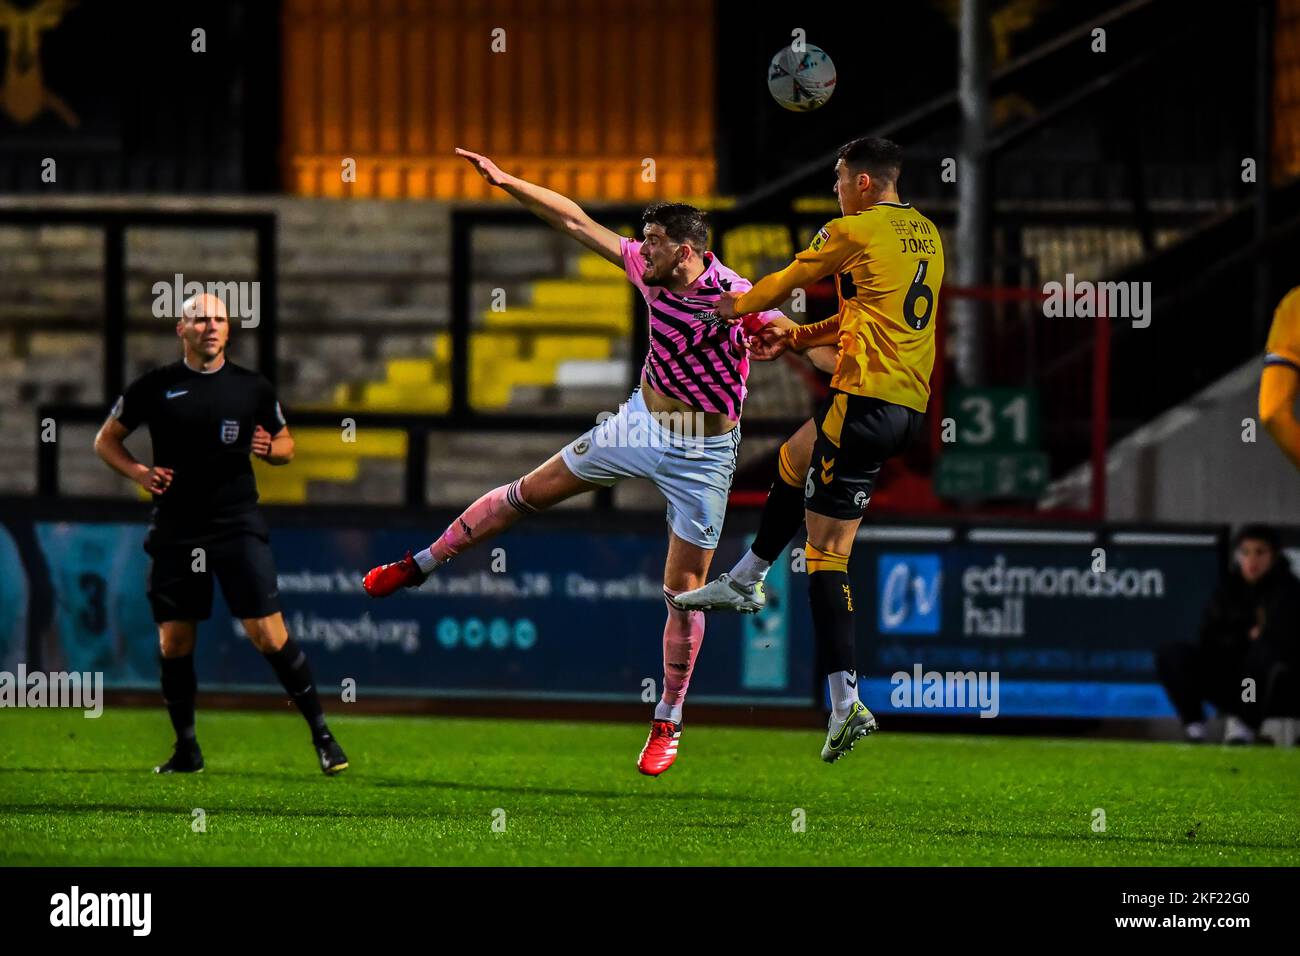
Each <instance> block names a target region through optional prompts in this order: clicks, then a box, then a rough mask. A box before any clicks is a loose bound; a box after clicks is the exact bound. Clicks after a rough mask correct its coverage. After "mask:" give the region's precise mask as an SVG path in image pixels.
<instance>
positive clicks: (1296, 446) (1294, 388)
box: [1259, 364, 1300, 468]
mask: <svg viewBox="0 0 1300 956" xmlns="http://www.w3.org/2000/svg"><path fill="white" fill-rule="evenodd" d="M1297 395H1300V370H1297V369H1295V368H1292V367H1290V366H1288V365H1281V364H1278V365H1266V366H1265V367H1264V374H1263V375H1262V376H1261V377H1260V380H1259V420H1260V421H1261V422H1262V423H1263V425H1264V428H1265V430H1266V431H1267V432H1268V433H1269V434H1270V435H1272V436H1273V440H1274V441H1275V442H1277V444H1278V447H1279V448H1281V449H1282V451H1283V452H1284V453H1285V454H1286V456H1287V457H1288V458H1290V459H1291V462H1292V463H1293V464H1294V465H1295V466H1296V467H1297V468H1300V422H1297V421H1296V418H1295V402H1296V397H1297Z"/></svg>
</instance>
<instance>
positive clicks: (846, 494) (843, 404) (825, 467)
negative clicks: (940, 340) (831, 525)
mask: <svg viewBox="0 0 1300 956" xmlns="http://www.w3.org/2000/svg"><path fill="white" fill-rule="evenodd" d="M924 418H925V415H924V414H922V413H921V412H918V411H916V410H915V409H912V408H907V407H905V406H903V405H895V404H893V403H892V402H886V401H883V400H882V399H879V398H871V397H869V396H866V395H851V394H849V393H848V392H841V391H839V390H837V389H831V393H830V394H829V395H828V396H827V397H826V398H825V400H824V401H823V402H822V404H821V406H820V407H819V408H818V410H817V414H816V417H815V419H814V420H815V421H816V422H817V441H816V443H815V444H814V445H813V456H812V461H811V462H810V463H809V467H808V477H807V479H806V480H805V481H804V507H805V508H806V509H807V510H808V511H811V512H812V513H813V514H819V515H825V516H826V517H828V518H841V519H845V520H849V519H853V518H860V517H862V512H863V511H864V510H866V507H867V503H868V502H869V501H870V500H871V492H872V490H873V489H874V488H875V485H876V476H877V475H879V474H880V466H881V465H883V464H884V463H885V460H886V459H888V458H892V457H894V456H895V455H898V454H901V453H902V451H903V450H904V449H905V448H907V446H908V444H909V443H910V442H911V441H912V439H913V438H915V437H916V435H917V433H918V432H919V431H920V430H921V423H922V421H923V420H924Z"/></svg>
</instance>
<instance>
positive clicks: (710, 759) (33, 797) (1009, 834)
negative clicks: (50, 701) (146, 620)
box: [0, 708, 1300, 866]
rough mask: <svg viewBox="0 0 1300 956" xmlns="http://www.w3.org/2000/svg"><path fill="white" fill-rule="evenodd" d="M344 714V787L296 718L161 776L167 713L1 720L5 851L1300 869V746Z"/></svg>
mask: <svg viewBox="0 0 1300 956" xmlns="http://www.w3.org/2000/svg"><path fill="white" fill-rule="evenodd" d="M331 726H332V727H333V728H334V730H335V733H336V734H337V735H338V737H339V740H340V742H341V743H342V744H343V745H344V747H345V748H346V749H347V751H348V756H349V758H350V759H351V762H352V766H351V768H350V769H349V770H347V771H346V772H345V773H343V774H342V775H341V776H339V777H337V778H333V779H328V778H326V777H324V776H323V775H322V774H321V773H320V772H319V770H318V769H317V768H316V763H315V755H314V753H313V751H312V750H311V747H310V745H309V741H308V737H307V734H306V731H305V728H304V727H303V725H302V722H301V720H300V719H299V718H298V717H297V715H296V714H293V713H288V714H276V713H267V712H256V713H236V712H219V711H207V712H203V711H200V716H199V732H200V740H201V741H202V744H203V748H204V755H205V757H206V759H207V771H206V772H205V773H203V774H200V775H197V776H192V777H190V776H175V777H157V776H154V775H153V774H152V773H151V772H150V768H151V767H152V765H153V764H154V763H156V762H158V761H160V760H161V759H163V758H165V757H166V755H167V753H168V751H169V748H170V727H169V726H168V724H167V718H166V715H165V714H164V713H163V712H162V710H161V709H158V710H134V709H121V708H119V709H112V708H110V709H109V710H107V711H106V712H105V713H104V715H103V716H102V717H101V718H99V719H98V720H87V719H85V718H83V717H82V716H81V714H80V712H67V711H16V710H7V711H0V864H2V865H68V866H84V865H99V864H105V865H314V864H323V865H333V864H353V865H382V864H398V865H405V864H421V865H439V864H458V865H497V864H580V865H604V864H643V865H690V864H754V865H787V864H814V865H816V864H836V865H846V864H849V865H852V864H864V865H909V864H928V865H946V864H951V865H961V864H996V865H1040V864H1041V865H1093V864H1099V865H1128V864H1146V865H1192V866H1195V865H1203V864H1204V865H1237V864H1257V865H1296V864H1298V863H1300V749H1296V748H1292V749H1291V750H1290V751H1283V750H1280V749H1277V748H1251V749H1227V748H1223V747H1219V746H1206V747H1192V746H1189V745H1185V744H1158V743H1138V742H1133V743H1128V742H1098V741H1089V740H1049V739H1040V738H1009V737H977V736H931V735H920V734H900V733H893V734H891V733H889V732H888V727H887V726H886V728H885V730H884V731H882V732H881V733H879V734H877V735H874V736H872V737H870V738H868V739H866V740H864V741H861V742H859V744H858V745H857V748H856V749H855V750H854V752H853V753H851V754H849V755H848V756H847V757H845V758H844V759H843V760H841V761H840V762H839V763H838V764H836V765H834V766H827V765H825V764H823V763H822V762H821V761H820V759H819V758H818V752H819V749H820V747H821V743H822V740H821V735H820V734H818V733H817V732H816V731H815V730H808V731H792V730H772V729H759V728H755V729H742V728H730V727H728V728H722V727H712V726H692V725H690V724H689V723H688V724H687V725H686V729H685V733H684V734H683V738H682V752H681V753H682V755H681V757H680V758H679V760H678V762H677V765H676V766H675V767H673V768H672V769H671V770H670V771H669V772H668V773H667V774H665V775H664V776H663V777H660V778H658V779H650V778H646V777H642V776H641V775H639V774H638V773H637V772H636V768H635V765H634V764H635V760H636V756H637V753H638V752H639V750H640V748H641V744H642V743H643V741H644V739H645V731H646V726H645V725H641V724H635V725H634V724H599V723H556V722H546V721H531V722H530V721H520V720H483V719H442V718H438V719H434V718H416V717H352V718H347V717H339V718H336V719H335V720H333V721H331ZM196 808H201V809H202V810H203V811H204V814H205V818H206V832H203V833H196V832H194V826H193V823H194V819H195V818H194V816H193V811H194V810H195V809H196ZM1098 809H1099V810H1103V811H1104V812H1105V830H1104V832H1096V831H1095V830H1094V826H1093V821H1094V811H1096V810H1098ZM502 811H503V812H504V817H502ZM797 811H802V818H803V820H804V823H805V827H804V830H803V832H797V831H796V828H795V826H794V825H793V824H795V823H796V822H797V821H798V819H799V818H800V814H799V813H797ZM494 819H495V820H497V821H502V820H503V821H504V824H505V827H504V830H503V831H501V832H498V831H497V830H494V828H493V822H494ZM498 825H499V823H498Z"/></svg>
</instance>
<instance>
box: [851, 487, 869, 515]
mask: <svg viewBox="0 0 1300 956" xmlns="http://www.w3.org/2000/svg"><path fill="white" fill-rule="evenodd" d="M870 503H871V496H870V495H869V494H867V493H866V492H865V491H859V492H858V493H857V494H856V495H854V496H853V507H855V508H860V509H862V510H863V511H866V510H867V505H869V504H870Z"/></svg>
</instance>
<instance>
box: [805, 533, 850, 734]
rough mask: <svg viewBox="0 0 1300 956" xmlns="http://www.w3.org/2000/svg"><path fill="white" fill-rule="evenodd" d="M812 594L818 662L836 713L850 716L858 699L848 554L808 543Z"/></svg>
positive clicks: (837, 715) (836, 714)
mask: <svg viewBox="0 0 1300 956" xmlns="http://www.w3.org/2000/svg"><path fill="white" fill-rule="evenodd" d="M807 555H808V596H809V600H810V603H811V605H812V619H813V634H814V637H815V640H816V642H817V664H818V670H819V672H820V673H822V674H825V675H826V676H827V678H828V683H829V687H830V697H831V708H832V709H833V710H834V712H835V716H836V717H838V718H843V717H846V716H848V712H849V710H851V708H852V707H853V704H854V702H855V701H857V699H858V675H857V671H856V669H855V664H854V651H853V588H852V586H851V585H850V584H849V572H848V562H849V556H848V555H847V554H837V553H835V552H833V551H823V550H821V549H819V548H817V547H816V546H814V545H812V544H811V543H810V544H808V545H807Z"/></svg>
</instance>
